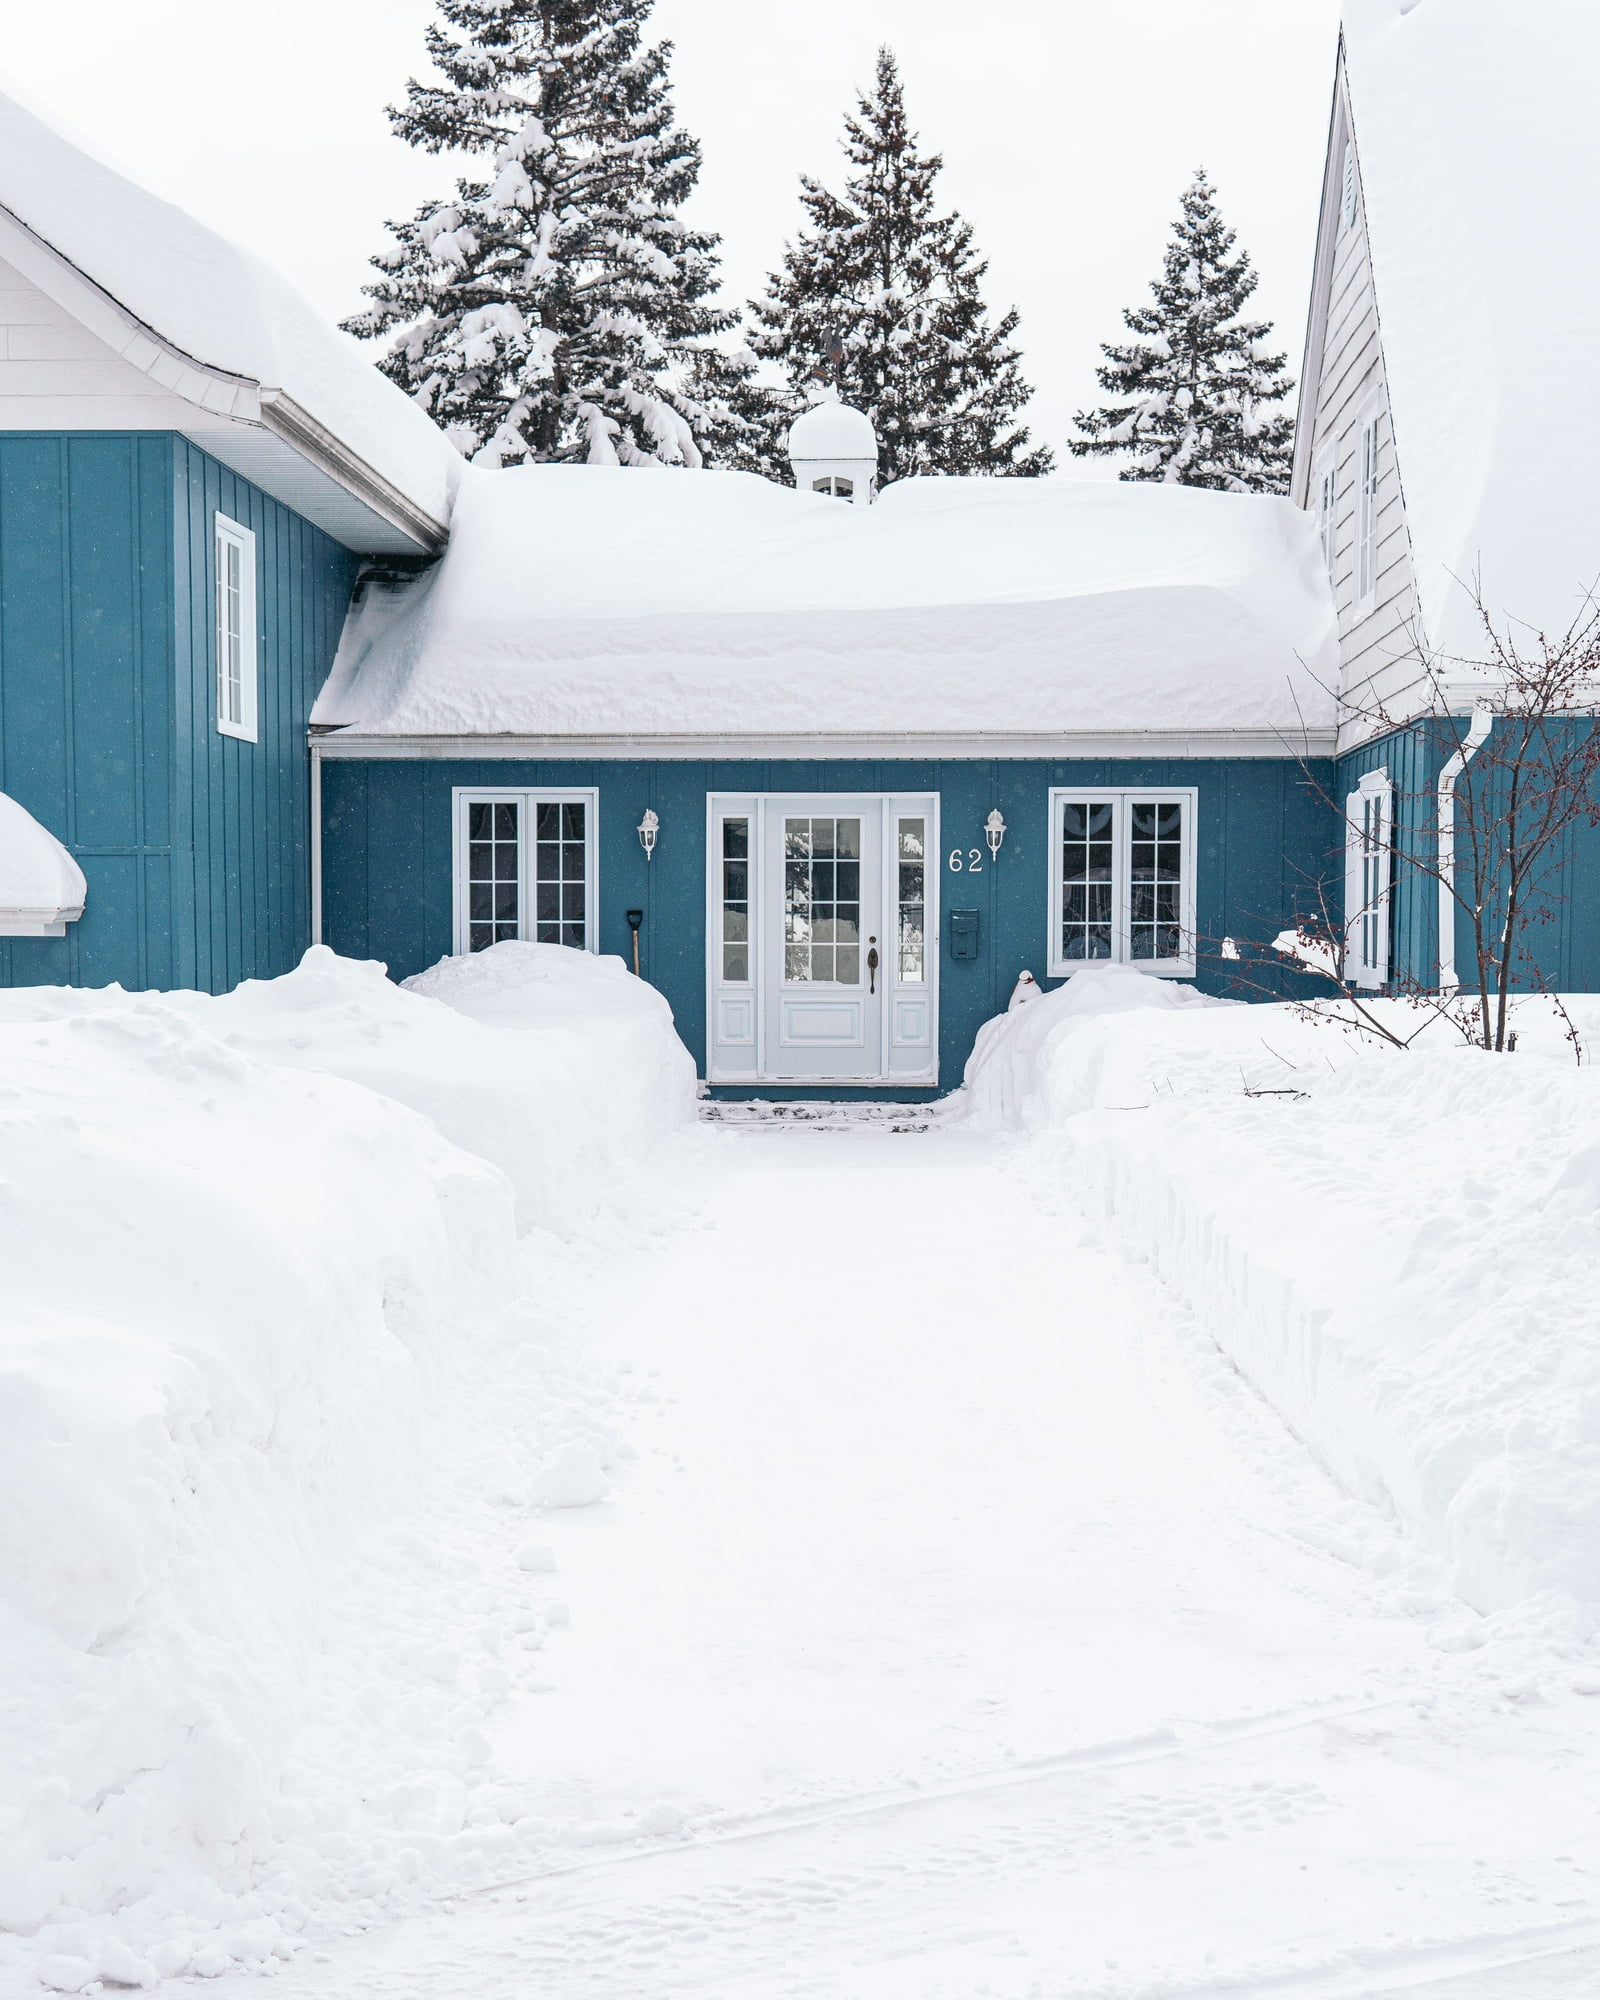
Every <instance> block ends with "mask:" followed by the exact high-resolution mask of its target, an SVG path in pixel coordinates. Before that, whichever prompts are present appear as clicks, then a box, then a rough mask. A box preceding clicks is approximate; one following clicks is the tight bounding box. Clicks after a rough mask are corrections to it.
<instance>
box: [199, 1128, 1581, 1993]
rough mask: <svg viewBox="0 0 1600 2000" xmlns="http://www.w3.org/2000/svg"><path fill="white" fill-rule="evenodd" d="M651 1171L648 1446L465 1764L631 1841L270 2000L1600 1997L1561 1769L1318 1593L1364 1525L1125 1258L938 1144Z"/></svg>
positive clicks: (590, 1304)
mask: <svg viewBox="0 0 1600 2000" xmlns="http://www.w3.org/2000/svg"><path fill="white" fill-rule="evenodd" d="M682 1172H683V1173H684V1174H685V1175H686V1176H690V1177H692V1178H695V1179H697V1180H698V1183H699V1187H698V1194H699V1199H700V1203H701V1206H702V1210H703V1214H704V1219H705V1223H706V1226H705V1227H704V1228H702V1229H699V1230H691V1231H688V1232H686V1233H684V1234H683V1235H681V1236H679V1237H678V1238H676V1239H674V1240H672V1241H671V1242H670V1243H669V1244H668V1245H667V1246H666V1247H665V1248H664V1249H663V1248H661V1247H659V1246H658V1247H657V1248H655V1249H654V1250H652V1251H649V1252H644V1251H641V1252H640V1253H639V1255H638V1256H637V1257H634V1258H626V1259H623V1260H621V1261H613V1262H612V1263H611V1265H610V1266H609V1268H606V1269H602V1270H597V1271H596V1272H595V1273H594V1275H593V1278H592V1281H591V1282H590V1283H589V1285H588V1287H587V1295H586V1297H585V1298H584V1299H583V1300H582V1302H581V1311H582V1314H583V1317H584V1318H585V1319H586V1320H587V1321H589V1322H590V1323H591V1324H592V1326H593V1327H594V1328H595V1338H596V1340H597V1341H599V1342H600V1343H601V1344H602V1345H603V1346H604V1347H605V1348H606V1349H608V1350H609V1351H610V1352H611V1353H612V1354H613V1355H615V1356H617V1357H619V1358H622V1359H625V1360H627V1361H629V1362H631V1363H633V1364H634V1365H635V1367H636V1368H637V1369H638V1370H639V1371H640V1373H641V1376H642V1377H644V1378H646V1379H648V1381H649V1382H650V1383H651V1385H652V1387H651V1390H650V1394H651V1395H652V1396H653V1397H654V1398H655V1400H653V1401H646V1402H643V1403H641V1405H640V1410H639V1416H638V1419H637V1422H636V1423H635V1425H634V1442H635V1444H636V1446H637V1448H638V1451H639V1458H638V1460H637V1462H636V1464H635V1465H634V1466H633V1467H632V1469H631V1471H630V1472H629V1473H628V1475H627V1476H626V1478H625V1480H624V1482H623V1484H622V1486H621V1488H620V1490H619V1492H618V1493H617V1495H616V1496H615V1498H614V1499H613V1500H612V1501H611V1502H609V1503H607V1504H606V1505H605V1506H603V1507H599V1508H592V1509H588V1510H585V1511H584V1512H582V1513H574V1514H570V1515H567V1516H563V1517H561V1518H560V1520H559V1521H558V1522H557V1523H556V1525H555V1528H554V1529H553V1534H554V1537H555V1539H556V1540H557V1544H558V1551H559V1555H560V1561H561V1571H562V1579H563V1585H564V1588H565V1590H566V1593H567V1596H568V1598H569V1600H570V1603H571V1606H572V1614H573V1625H572V1629H571V1631H570V1633H566V1634H564V1635H563V1636H562V1637H561V1639H560V1641H559V1642H558V1643H557V1644H555V1645H553V1646H552V1647H551V1648H550V1650H549V1652H548V1654H547V1655H546V1656H545V1657H546V1659H547V1660H548V1679H549V1681H550V1683H551V1685H550V1687H549V1690H548V1691H547V1692H544V1693H541V1694H538V1695H536V1696H530V1697H527V1698H526V1699H525V1701H524V1703H523V1706H522V1707H521V1708H520V1709H519V1710H517V1711H516V1712H515V1713H514V1714H513V1716H512V1718H511V1719H510V1721H509V1722H508V1724H507V1725H506V1727H505V1729H504V1730H503V1732H502V1736H501V1739H500V1741H499V1742H498V1743H497V1745H496V1755H497V1759H498V1760H499V1761H500V1762H501V1763H502V1764H503V1765H504V1767H505V1768H506V1769H507V1770H509V1771H512V1772H514V1773H517V1774H520V1775H521V1776H523V1777H524V1778H525V1779H526V1780H527V1783H528V1786H529V1789H530V1790H531V1791H533V1792H534V1793H536V1795H537V1796H538V1797H539V1798H540V1799H541V1801H542V1802H543V1809H545V1810H548V1811H550V1812H551V1813H553V1814H563V1815H565V1814H570V1815H572V1816H573V1817H574V1818H580V1819H585V1820H587V1821H590V1822H595V1821H604V1820H605V1819H606V1818H607V1816H608V1815H609V1816H610V1817H612V1818H613V1819H619V1818H622V1817H625V1816H627V1815H629V1814H638V1813H640V1812H641V1811H642V1812H643V1813H644V1818H643V1820H642V1821H641V1822H640V1824H641V1825H642V1827H643V1828H644V1829H645V1830H646V1831H645V1834H644V1837H641V1838H639V1839H637V1840H634V1841H632V1842H631V1843H630V1844H628V1845H626V1846H624V1847H622V1848H621V1849H620V1850H619V1849H618V1848H617V1847H615V1846H613V1847H607V1848H603V1849H598V1850H596V1851H595V1853H594V1855H593V1857H592V1858H590V1857H588V1856H585V1855H584V1854H581V1853H579V1854H575V1855H573V1856H572V1857H571V1862H570V1865H567V1866H563V1867H562V1868H561V1869H559V1870H558V1871H557V1872H554V1873H551V1874H546V1875H544V1876H541V1877H537V1878H534V1879H530V1880H523V1881H516V1882H511V1883H507V1884H506V1885H505V1886H504V1888H503V1889H501V1890H498V1891H496V1892H494V1893H492V1894H488V1895H484V1896H482V1897H477V1898H468V1899H463V1900H462V1901H460V1902H459V1903H457V1904H456V1905H455V1906H454V1907H453V1909H451V1910H450V1911H448V1912H441V1913H435V1914H431V1915H427V1916H424V1917H418V1918H414V1919H411V1920H409V1921H405V1922H402V1923H398V1924H395V1925H393V1926H392V1927H390V1928H388V1929H383V1930H374V1931H372V1932H370V1933H367V1934H365V1935H363V1936H359V1937H355V1938H349V1939H342V1940H338V1941H334V1942H329V1943H327V1944H325V1945H324V1947H323V1948H322V1949H321V1951H320V1952H319V1954H318V1955H317V1956H316V1957H312V1956H311V1955H310V1954H309V1953H308V1954H307V1955H305V1956H303V1957H302V1958H300V1959H299V1960H297V1961H296V1962H295V1963H294V1965H292V1966H291V1967H289V1968H286V1970H285V1971H284V1973H283V1974H282V1975H281V1976H280V1977H279V1978H278V1979H276V1980H275V1981H274V1982H273V1990H274V1992H276V1993H278V1994H294V1995H318V1996H334V1995H337V1996H340V2000H345V1997H346V1996H349V2000H357V1996H384V2000H424V1996H426V2000H501V1996H505V2000H510V1996H513V1995H514V1996H517V2000H667V1996H685V2000H687V1996H691V1995H694V1996H698V1995H707V1996H709V1995H719V1996H739V2000H768V1996H771V2000H778V1996H792V2000H801V1996H804V2000H824V1996H826V2000H847V1996H848V2000H976V1996H979V1995H983V1996H990V1997H991V2000H1057V1996H1068V1995H1071V1996H1090V1995H1094V1996H1105V2000H1134V1996H1143V2000H1153V1996H1157V1995H1185V1996H1191V1995H1211V1994H1216V1995H1222V1994H1224V1993H1226V1994H1230V1995H1238V1994H1252V1995H1263V1996H1265V1995H1268V1994H1272V1995H1290V1996H1296V2000H1313V1996H1316V1997H1317V2000H1335V1997H1336V1996H1357V1995H1367V1994H1378V1993H1389V1992H1397V1991H1401V1990H1406V1991H1413V1990H1414V1991H1417V1992H1419V1993H1426V1994H1428V1995H1429V1996H1431V2000H1498V1996H1500V1995H1505V1996H1507V2000H1516V1996H1521V1995H1527V1996H1528V2000H1571V1996H1576V1995H1578V1994H1580V1993H1582V1994H1589V1993H1592V1992H1594V1991H1595V1990H1597V1989H1600V1975H1597V1971H1596V1967H1597V1965H1600V1959H1596V1958H1593V1957H1591V1956H1590V1954H1589V1952H1588V1949H1587V1947H1589V1946H1590V1945H1591V1944H1600V1904H1597V1903H1596V1902H1595V1901H1594V1899H1593V1897H1592V1894H1591V1891H1590V1888H1589V1885H1590V1884H1591V1883H1593V1881H1594V1880H1595V1875H1596V1873H1597V1872H1600V1835H1597V1832H1596V1830H1595V1829H1596V1815H1595V1811H1594V1809H1593V1807H1592V1806H1591V1805H1590V1804H1589V1803H1588V1802H1587V1801H1586V1800H1585V1798H1584V1797H1583V1794H1584V1791H1585V1789H1586V1788H1585V1787H1584V1786H1583V1785H1582V1784H1580V1783H1578V1782H1575V1780H1574V1773H1575V1771H1576V1770H1577V1769H1578V1768H1579V1764H1578V1761H1577V1760H1579V1759H1580V1758H1581V1757H1582V1756H1583V1755H1584V1754H1585V1751H1586V1746H1587V1741H1588V1739H1587V1736H1586V1735H1584V1734H1583V1733H1582V1732H1576V1733H1575V1726H1574V1724H1573V1723H1572V1720H1571V1717H1570V1716H1569V1715H1568V1713H1567V1711H1566V1710H1565V1709H1562V1710H1560V1711H1559V1712H1557V1711H1555V1710H1549V1711H1547V1710H1546V1709H1545V1708H1544V1707H1543V1706H1542V1705H1541V1704H1540V1703H1539V1702H1538V1701H1536V1700H1530V1699H1528V1698H1526V1697H1525V1696H1523V1695H1512V1696H1506V1697H1504V1698H1502V1697H1501V1696H1500V1695H1499V1694H1498V1693H1497V1692H1496V1690H1494V1689H1493V1688H1492V1687H1489V1686H1487V1685H1485V1684H1484V1683H1483V1681H1482V1679H1481V1677H1480V1678H1479V1679H1476V1680H1475V1679H1472V1678H1471V1677H1470V1676H1468V1677H1466V1678H1463V1677H1462V1675H1461V1672H1460V1670H1459V1669H1458V1666H1457V1663H1456V1662H1455V1659H1454V1656H1452V1655H1449V1654H1445V1653H1441V1652H1440V1651H1438V1650H1437V1649H1435V1648H1433V1647H1431V1646H1430V1645H1429V1644H1428V1643H1427V1641H1426V1637H1425V1625H1426V1623H1427V1620H1426V1619H1425V1618H1424V1617H1422V1616H1420V1615H1418V1607H1417V1606H1415V1605H1410V1606H1408V1605H1407V1604H1406V1603H1405V1602H1404V1601H1402V1600H1401V1599H1399V1598H1398V1597H1397V1594H1396V1593H1395V1592H1394V1591H1393V1590H1390V1589H1387V1588H1386V1586H1385V1584H1384V1583H1383V1581H1382V1580H1381V1579H1377V1578H1374V1577H1372V1576H1371V1575H1369V1574H1368V1573H1366V1572H1365V1571H1362V1570H1358V1569H1355V1568H1353V1567H1350V1566H1349V1565H1348V1564H1347V1563H1345V1562H1344V1561H1342V1560H1341V1559H1340V1556H1339V1554H1338V1550H1339V1548H1340V1547H1341V1545H1342V1544H1343V1542H1344V1539H1345V1536H1344V1528H1345V1526H1346V1525H1347V1523H1348V1519H1349V1511H1350V1510H1349V1504H1348V1503H1346V1502H1344V1501H1343V1500H1342V1499H1341V1498H1340V1496H1339V1495H1338V1494H1337V1493H1336V1491H1335V1490H1334V1489H1333V1487H1332V1486H1331V1484H1330V1483H1329V1482H1327V1481H1326V1480H1325V1479H1324V1477H1323V1475H1322V1474H1321V1473H1320V1472H1319V1471H1318V1469H1317V1468H1316V1467H1315V1466H1314V1465H1313V1464H1312V1463H1311V1462H1310V1460H1309V1459H1308V1458H1307V1456H1306V1455H1305V1453H1304V1452H1303V1451H1302V1450H1301V1448H1300V1446H1299V1445H1298V1444H1297V1443H1296V1442H1295V1440H1293V1439H1292V1438H1291V1437H1290V1436H1289V1435H1288V1434H1287V1433H1286V1432H1285V1431H1284V1430H1283V1429H1282V1427H1281V1426H1280V1425H1279V1424H1278V1423H1277V1422H1276V1420H1275V1419H1274V1418H1273V1417H1272V1416H1271V1414H1270V1413H1269V1412H1268V1411H1267V1410H1266V1409H1264V1407H1263V1406H1262V1405H1261V1404H1260V1403H1259V1402H1258V1401H1257V1400H1256V1398H1255V1397H1254V1396H1253V1395H1252V1394H1251V1393H1250V1391H1249V1390H1248V1389H1247V1388H1246V1387H1245V1386H1244V1385H1243V1384H1242V1383H1241V1382H1240V1381H1239V1380H1238V1378H1237V1377H1236V1376H1235V1375H1233V1374H1232V1372H1231V1371H1230V1370H1229V1369H1228V1368H1227V1367H1226V1366H1225V1365H1224V1364H1223V1363H1222V1362H1221V1360H1220V1358H1219V1357H1218V1356H1217V1354H1216V1352H1215V1350H1214V1349H1213V1348H1211V1347H1210V1346H1209V1345H1208V1343H1206V1342H1205V1341H1204V1340H1203V1339H1202V1338H1201V1337H1200V1336H1199V1335H1198V1334H1197V1333H1196V1332H1195V1331H1194V1329H1193V1328H1192V1327H1190V1325H1189V1324H1188V1322H1187V1320H1186V1318H1185V1316H1184V1314H1183V1313H1182V1312H1181V1310H1180V1309H1179V1308H1178V1307H1177V1306H1175V1304H1174V1302H1173V1301H1172V1299H1171V1298H1170V1296H1168V1295H1167V1294H1166V1293H1165V1292H1164V1291H1163V1290H1162V1289H1161V1288H1160V1287H1158V1286H1157V1285H1156V1284H1155V1283H1154V1282H1153V1281H1151V1280H1150V1279H1149V1278H1147V1277H1146V1276H1145V1275H1144V1274H1143V1273H1142V1272H1140V1271H1138V1270H1135V1269H1132V1268H1130V1267H1129V1265H1128V1264H1126V1263H1125V1262H1124V1261H1122V1259H1121V1258H1120V1257H1119V1256H1118V1255H1117V1254H1116V1252H1115V1248H1114V1246H1107V1245H1105V1244H1103V1243H1102V1242H1101V1241H1100V1240H1099V1239H1098V1237H1097V1236H1096V1234H1095V1232H1094V1231H1093V1230H1092V1229H1090V1228H1089V1227H1088V1226H1086V1225H1085V1224H1084V1223H1083V1221H1082V1220H1081V1219H1080V1218H1077V1217H1076V1216H1075V1215H1074V1214H1072V1213H1071V1212H1070V1211H1064V1212H1058V1213H1053V1212H1047V1211H1046V1209H1044V1208H1042V1207H1041V1206H1039V1205H1038V1204H1037V1203H1036V1202H1035V1201H1034V1200H1033V1199H1032V1198H1031V1197H1030V1194H1029V1192H1028V1191H1027V1189H1026V1187H1025V1186H1024V1185H1023V1184H1022V1183H1021V1182H1020V1181H1019V1180H1018V1179H1017V1178H1015V1177H1014V1176H1013V1175H1012V1174H1011V1173H1010V1172H1008V1171H1007V1170H1006V1168H1005V1163H1004V1160H1003V1159H1002V1158H999V1157H997V1152H996V1147H995V1144H994V1142H991V1141H988V1140H986V1139H983V1138H979V1137H974V1136H970V1135H966V1134H963V1133H962V1132H960V1131H955V1130H944V1129H940V1128H939V1127H938V1126H937V1124H935V1126H934V1127H933V1129H931V1130H927V1131H923V1132H915V1131H912V1132H894V1131H892V1130H890V1129H888V1128H887V1127H885V1126H884V1125H882V1124H879V1125H878V1126H876V1127H873V1126H866V1125H862V1126H856V1127H851V1128H850V1129H844V1130H822V1131H819V1130H814V1129H803V1128H801V1129H781V1128H780V1129H772V1128H760V1127H751V1128H748V1129H736V1130H730V1131H727V1132H724V1133H722V1134H721V1135H720V1136H719V1137H718V1139H717V1141H716V1143H715V1144H712V1145H710V1146H702V1147H701V1148H700V1149H699V1151H697V1152H693V1153H689V1154H686V1155H685V1158H684V1161H683V1163H682ZM650 1371H654V1374H653V1375H652V1374H651V1373H650ZM1575 1950H1577V1951H1580V1952H1581V1956H1579V1957H1576V1958H1575V1957H1573V1956H1571V1954H1572V1952H1573V1951H1575ZM1513 1965H1514V1966H1515V1969H1512V1967H1513ZM1441 1982H1442V1983H1441ZM1497 1982H1498V1983H1497ZM197 1984H198V1982H197ZM205 1990H207V1991H208V1992H210V1993H212V1994H228V1995H243V1994H245V1993H247V1992H251V1991H259V1988H258V1987H256V1986H255V1985H254V1984H253V1982H250V1981H248V1980H235V1979H227V1980H222V1981H211V1982H206V1983H205Z"/></svg>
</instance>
